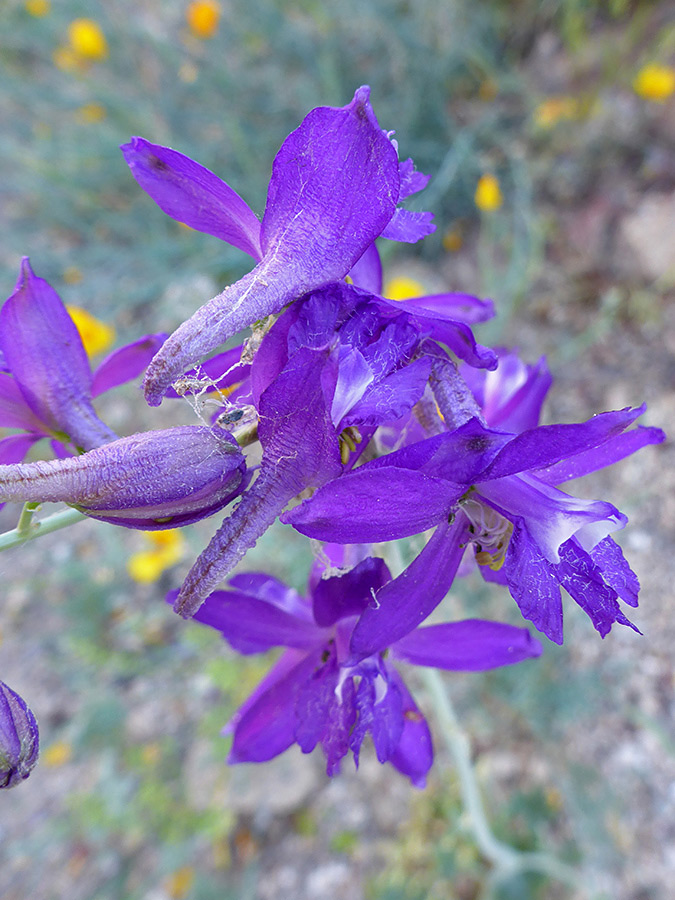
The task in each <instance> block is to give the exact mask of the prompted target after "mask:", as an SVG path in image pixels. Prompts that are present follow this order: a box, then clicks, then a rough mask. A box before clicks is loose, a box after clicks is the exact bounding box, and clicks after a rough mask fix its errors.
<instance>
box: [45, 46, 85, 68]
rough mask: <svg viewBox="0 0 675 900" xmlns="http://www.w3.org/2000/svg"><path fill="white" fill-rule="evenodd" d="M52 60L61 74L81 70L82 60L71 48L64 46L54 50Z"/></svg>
mask: <svg viewBox="0 0 675 900" xmlns="http://www.w3.org/2000/svg"><path fill="white" fill-rule="evenodd" d="M52 59H53V60H54V65H55V66H56V68H57V69H61V70H62V71H63V72H75V71H77V69H81V68H82V59H81V58H80V57H79V56H78V55H77V53H75V51H74V50H73V49H72V47H67V46H66V45H65V44H64V45H62V46H60V47H57V48H56V50H55V51H54V52H53V53H52Z"/></svg>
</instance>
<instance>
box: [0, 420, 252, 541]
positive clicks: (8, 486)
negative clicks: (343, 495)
mask: <svg viewBox="0 0 675 900" xmlns="http://www.w3.org/2000/svg"><path fill="white" fill-rule="evenodd" d="M247 481H248V479H247V478H246V462H245V459H244V456H243V453H242V452H241V448H240V447H239V445H238V444H237V442H236V441H235V440H234V438H233V437H232V435H230V434H229V433H228V432H226V431H223V429H221V428H217V427H214V428H206V427H202V426H183V427H178V428H167V429H165V430H162V431H145V432H141V433H139V434H133V435H131V436H130V437H125V438H120V439H119V440H117V441H112V442H111V443H109V444H106V445H105V446H103V447H97V448H95V449H94V450H90V451H89V452H87V453H84V454H82V455H81V456H75V457H69V458H68V459H55V460H50V461H39V462H34V463H18V464H16V465H8V466H0V500H5V501H6V500H18V501H22V502H27V501H31V502H38V503H42V502H48V501H50V502H58V501H63V502H65V503H68V504H69V505H70V506H74V507H75V508H76V509H79V510H80V511H81V512H83V513H85V514H86V515H88V516H92V517H93V518H96V519H100V520H102V521H104V522H112V523H113V524H114V525H124V526H126V527H127V528H141V529H157V528H167V527H171V528H175V527H177V526H180V525H187V524H188V523H190V522H194V521H196V520H197V519H201V518H204V517H205V516H209V515H212V514H213V513H215V512H217V511H218V510H219V509H222V507H224V506H225V505H226V504H227V503H229V502H230V501H231V500H234V499H235V497H237V496H239V494H240V493H241V492H242V490H243V489H244V488H245V487H246V484H247Z"/></svg>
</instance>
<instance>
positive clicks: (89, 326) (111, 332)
mask: <svg viewBox="0 0 675 900" xmlns="http://www.w3.org/2000/svg"><path fill="white" fill-rule="evenodd" d="M66 309H67V310H68V314H69V315H70V318H71V319H72V320H73V322H74V323H75V327H76V328H77V330H78V332H79V334H80V337H81V338H82V343H83V344H84V349H85V350H86V351H87V355H88V356H96V355H97V354H98V353H103V351H104V350H107V349H108V347H111V346H112V343H113V341H114V340H115V329H114V328H113V327H112V325H108V324H107V323H106V322H101V320H100V319H97V318H95V317H94V316H92V314H91V313H89V312H87V310H86V309H82V308H81V307H79V306H67V307H66Z"/></svg>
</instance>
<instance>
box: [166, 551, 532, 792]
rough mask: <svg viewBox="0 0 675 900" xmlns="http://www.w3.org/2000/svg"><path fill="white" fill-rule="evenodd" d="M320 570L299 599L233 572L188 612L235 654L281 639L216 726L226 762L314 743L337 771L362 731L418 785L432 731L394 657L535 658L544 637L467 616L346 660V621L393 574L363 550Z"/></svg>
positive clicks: (474, 663)
mask: <svg viewBox="0 0 675 900" xmlns="http://www.w3.org/2000/svg"><path fill="white" fill-rule="evenodd" d="M325 549H326V551H327V552H328V553H330V555H331V557H332V559H331V562H332V563H333V564H335V563H336V562H338V561H340V562H341V559H342V558H343V551H342V548H335V547H333V548H325ZM359 555H361V554H359ZM324 574H326V573H324ZM320 576H321V566H319V565H318V564H317V565H316V566H315V567H314V569H313V571H312V573H311V576H310V582H309V595H308V596H306V597H301V596H300V595H299V594H297V593H296V592H295V591H294V590H292V589H291V588H289V587H287V586H286V585H284V584H283V583H281V582H280V581H278V580H277V579H276V578H273V577H272V576H269V575H265V574H262V573H247V574H242V575H236V576H234V577H233V578H232V579H230V582H229V585H230V589H229V590H223V591H216V592H214V593H213V594H211V595H210V596H209V597H208V599H207V600H206V602H205V603H204V605H203V606H202V607H201V609H200V610H199V612H198V613H197V614H196V616H195V618H196V620H197V621H199V622H202V623H203V624H205V625H208V626H210V627H211V628H215V629H216V630H217V631H220V632H221V634H222V635H223V636H224V637H225V638H226V639H227V641H228V642H229V643H230V644H231V646H232V647H233V648H234V649H235V650H237V651H238V652H240V653H244V654H250V653H260V652H264V651H266V650H268V649H270V648H271V647H279V646H281V647H285V648H287V649H286V650H285V652H284V654H283V655H282V656H281V658H280V659H279V661H278V662H277V663H276V664H275V665H274V667H273V668H272V669H271V671H270V672H269V673H268V674H267V676H266V677H265V678H264V679H263V681H262V682H261V683H260V684H259V685H258V687H257V688H256V689H255V691H254V692H253V694H252V695H251V696H250V697H249V698H248V700H247V701H246V702H245V703H244V704H243V706H242V707H240V709H239V710H238V711H237V712H236V713H235V714H234V716H233V717H232V719H231V721H230V722H229V723H228V725H227V726H226V727H225V733H232V735H233V742H232V750H231V753H230V757H229V762H230V763H241V762H263V761H265V760H268V759H272V758H273V757H275V756H277V755H278V754H280V753H283V752H284V751H285V750H287V749H288V748H289V747H290V746H291V745H292V744H293V743H297V744H298V745H299V746H300V748H301V750H302V751H303V752H304V753H309V752H310V751H311V750H313V749H314V748H315V747H316V746H317V744H319V745H320V746H321V748H322V750H323V753H324V755H325V758H326V765H327V772H328V774H329V775H334V774H336V773H337V772H339V769H340V762H341V760H342V759H343V758H344V757H345V756H346V755H347V754H348V753H349V752H350V751H351V753H352V754H353V756H354V761H355V763H356V765H357V766H358V762H359V754H360V751H361V745H362V743H363V740H364V738H365V736H366V734H370V735H371V737H372V740H373V744H374V746H375V752H376V754H377V758H378V760H379V761H380V762H381V763H385V762H389V763H391V764H392V765H393V766H394V767H395V768H396V769H398V770H399V771H400V772H402V773H403V774H404V775H406V776H407V777H408V778H409V779H410V780H411V782H412V783H413V784H414V785H416V786H417V787H424V784H425V779H426V774H427V772H428V770H429V768H430V767H431V763H432V759H433V750H432V744H431V735H430V733H429V729H428V726H427V724H426V721H425V719H424V716H423V715H422V713H421V712H420V710H419V708H418V706H417V704H416V703H415V700H414V699H413V697H412V695H411V694H410V692H409V691H408V689H407V687H406V686H405V683H404V681H403V678H402V677H401V675H400V674H399V672H398V671H397V668H396V667H395V666H394V665H393V661H394V660H397V661H401V662H404V663H409V664H413V665H420V666H433V667H435V668H440V669H447V670H452V671H463V672H466V671H482V670H485V669H491V668H495V667H497V666H503V665H509V664H512V663H516V662H520V661H522V660H525V659H529V658H532V657H536V656H538V655H539V654H540V652H541V647H540V645H539V643H538V642H537V641H536V640H533V639H532V638H531V636H530V635H529V633H528V632H527V630H526V629H523V628H516V627H514V626H512V625H505V624H501V623H498V622H488V621H483V620H477V619H469V620H465V621H459V622H449V623H446V624H439V625H431V626H429V627H426V628H420V629H417V630H414V631H413V632H412V633H410V634H409V635H407V636H405V637H404V638H403V639H401V640H399V641H397V642H395V643H393V645H392V646H390V647H389V648H388V652H387V653H385V652H384V651H385V650H386V649H387V648H385V647H382V648H381V649H380V650H378V651H377V652H375V653H373V654H371V655H370V656H368V657H363V658H361V659H359V660H357V661H354V660H353V659H352V652H351V650H350V637H351V634H352V632H353V629H354V625H355V623H356V622H357V621H358V617H359V616H360V615H361V614H362V613H363V611H364V610H365V609H366V608H367V607H368V604H369V603H370V602H371V598H372V594H373V593H374V592H376V591H380V590H382V589H383V588H384V587H385V586H386V585H388V584H392V583H393V582H391V580H390V579H391V576H390V574H389V570H388V569H387V566H386V565H385V563H384V561H383V560H382V559H378V558H373V557H366V558H365V559H363V558H362V559H361V561H360V562H358V563H357V564H356V565H355V566H354V567H353V568H351V569H349V571H347V572H345V573H343V574H339V575H330V576H329V577H324V578H321V577H320ZM169 599H173V597H171V596H170V597H169Z"/></svg>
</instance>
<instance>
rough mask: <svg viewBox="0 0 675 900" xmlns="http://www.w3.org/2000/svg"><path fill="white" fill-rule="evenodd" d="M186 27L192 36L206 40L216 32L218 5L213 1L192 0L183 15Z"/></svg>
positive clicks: (218, 16)
mask: <svg viewBox="0 0 675 900" xmlns="http://www.w3.org/2000/svg"><path fill="white" fill-rule="evenodd" d="M185 18H186V19H187V23H188V27H189V29H190V31H191V32H192V34H193V35H194V36H195V37H197V38H201V39H202V40H207V39H208V38H212V37H213V36H214V35H215V33H216V32H217V31H218V22H219V21H220V3H216V2H215V0H193V2H192V3H191V4H190V5H189V6H188V8H187V12H186V14H185Z"/></svg>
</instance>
